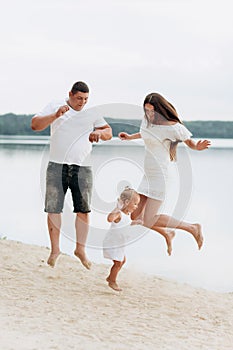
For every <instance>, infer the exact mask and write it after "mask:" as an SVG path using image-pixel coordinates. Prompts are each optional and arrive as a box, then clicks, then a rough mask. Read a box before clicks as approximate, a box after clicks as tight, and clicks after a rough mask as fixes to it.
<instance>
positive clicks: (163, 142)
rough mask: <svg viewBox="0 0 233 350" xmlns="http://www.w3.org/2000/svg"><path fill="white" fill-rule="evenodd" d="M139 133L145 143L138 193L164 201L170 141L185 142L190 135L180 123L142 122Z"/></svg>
mask: <svg viewBox="0 0 233 350" xmlns="http://www.w3.org/2000/svg"><path fill="white" fill-rule="evenodd" d="M140 133H141V136H142V139H143V141H144V143H145V158H144V176H143V178H142V181H141V183H140V185H139V188H138V190H137V191H138V192H139V193H141V194H144V195H145V196H147V197H149V198H153V199H157V200H162V201H163V200H164V199H165V193H166V182H167V179H168V167H169V163H170V153H169V149H170V144H171V141H178V140H179V141H185V140H187V139H190V137H191V136H192V134H191V133H190V131H189V130H188V129H187V128H186V127H185V126H184V125H183V124H180V123H176V124H173V125H155V124H153V125H149V127H147V123H146V121H145V119H144V120H143V121H142V124H141V128H140Z"/></svg>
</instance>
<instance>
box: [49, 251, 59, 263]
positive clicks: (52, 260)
mask: <svg viewBox="0 0 233 350" xmlns="http://www.w3.org/2000/svg"><path fill="white" fill-rule="evenodd" d="M60 253H61V252H58V253H50V255H49V258H48V260H47V264H48V265H50V266H51V267H54V266H55V264H56V260H57V258H58V257H59V255H60Z"/></svg>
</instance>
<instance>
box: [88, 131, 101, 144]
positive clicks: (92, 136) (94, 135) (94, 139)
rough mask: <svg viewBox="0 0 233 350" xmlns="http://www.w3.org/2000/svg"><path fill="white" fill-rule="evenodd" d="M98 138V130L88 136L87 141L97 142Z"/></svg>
mask: <svg viewBox="0 0 233 350" xmlns="http://www.w3.org/2000/svg"><path fill="white" fill-rule="evenodd" d="M100 136H101V131H100V130H95V131H92V132H91V133H90V135H89V141H90V142H99V139H100Z"/></svg>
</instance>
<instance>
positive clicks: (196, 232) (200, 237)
mask: <svg viewBox="0 0 233 350" xmlns="http://www.w3.org/2000/svg"><path fill="white" fill-rule="evenodd" d="M193 226H194V232H193V233H192V235H193V237H194V238H195V240H196V242H197V245H198V248H199V249H201V247H202V245H203V240H204V237H203V235H202V229H201V225H200V224H194V225H193Z"/></svg>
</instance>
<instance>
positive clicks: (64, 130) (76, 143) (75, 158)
mask: <svg viewBox="0 0 233 350" xmlns="http://www.w3.org/2000/svg"><path fill="white" fill-rule="evenodd" d="M64 105H67V101H66V100H60V101H52V102H50V103H49V104H48V105H47V106H46V107H45V108H44V109H43V110H42V111H40V112H39V113H37V115H39V116H45V115H49V114H52V113H55V112H56V111H57V110H58V108H59V107H61V106H64ZM69 108H70V109H69V110H68V111H67V112H66V113H65V114H63V115H62V116H61V117H59V118H57V119H56V120H55V121H54V122H53V123H52V124H51V125H50V127H51V129H50V130H51V139H50V155H49V160H50V161H51V162H55V163H62V164H76V165H89V162H90V160H89V157H88V156H89V155H90V153H91V150H92V143H91V142H90V141H89V135H90V133H91V132H92V131H93V130H94V128H99V127H102V126H104V125H106V124H107V122H106V121H105V120H104V118H103V117H100V116H98V115H97V113H96V109H95V110H94V109H89V110H85V111H75V110H74V109H72V108H71V107H69Z"/></svg>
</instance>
